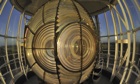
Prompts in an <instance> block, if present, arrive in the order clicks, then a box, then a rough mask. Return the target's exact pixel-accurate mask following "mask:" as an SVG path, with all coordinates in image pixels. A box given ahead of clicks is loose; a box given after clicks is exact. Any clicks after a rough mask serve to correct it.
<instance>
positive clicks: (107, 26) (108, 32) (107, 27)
mask: <svg viewBox="0 0 140 84" xmlns="http://www.w3.org/2000/svg"><path fill="white" fill-rule="evenodd" d="M104 17H105V21H106V29H107V35H108V36H107V37H108V55H107V65H106V68H108V66H109V58H110V30H109V25H108V19H107V16H106V13H104Z"/></svg>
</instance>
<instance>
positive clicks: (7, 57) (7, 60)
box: [5, 6, 14, 79]
mask: <svg viewBox="0 0 140 84" xmlns="http://www.w3.org/2000/svg"><path fill="white" fill-rule="evenodd" d="M13 10H14V6H12V8H11V11H10V14H9V17H8V22H7V24H6V31H5V36H7V35H8V30H9V24H10V19H11V16H12V13H13ZM7 39H8V38H5V54H6V62H7V65H8V69H9V72H10V75H11V77H12V79H14V75H13V73H12V70H11V66H10V63H9V55H8V46H7V45H8V42H7Z"/></svg>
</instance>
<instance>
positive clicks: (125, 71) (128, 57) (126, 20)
mask: <svg viewBox="0 0 140 84" xmlns="http://www.w3.org/2000/svg"><path fill="white" fill-rule="evenodd" d="M118 4H119V6H120V8H121V10H122V13H123V17H124V20H125V24H126V30H127V31H129V30H130V29H129V24H128V19H127V16H126V12H125V9H124V7H123V5H122V3H121V1H120V0H118ZM127 38H128V53H127V54H128V56H127V60H126V65H125V70H124V72H123V75H122V79H121V81H120V84H123V82H124V79H125V76H126V73H127V70H128V66H129V61H130V60H129V59H130V52H131V51H130V49H131V34H130V32H128V33H127Z"/></svg>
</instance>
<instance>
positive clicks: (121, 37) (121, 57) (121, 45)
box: [114, 6, 124, 65]
mask: <svg viewBox="0 0 140 84" xmlns="http://www.w3.org/2000/svg"><path fill="white" fill-rule="evenodd" d="M114 9H115V11H118V10H117V8H116V7H115V6H114ZM116 15H117V19H118V24H119V29H120V33H121V34H122V35H120V40H123V35H124V34H123V32H122V26H121V21H120V17H119V15H118V13H117V12H116ZM122 59H123V42H121V43H120V61H119V65H120V64H121V61H122Z"/></svg>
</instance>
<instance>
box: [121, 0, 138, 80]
mask: <svg viewBox="0 0 140 84" xmlns="http://www.w3.org/2000/svg"><path fill="white" fill-rule="evenodd" d="M123 3H124V6H125V8H126V10H127V13H128V17H129V19H130V24H131V27H132V29H133V30H134V23H133V20H132V16H131V13H130V10H129V8H128V6H127V4H126V1H125V0H123ZM135 54H136V32H133V54H132V60H131V63H132V64H131V67H130V69H129V72H128V75H127V78H126V80H125V83H127V82H128V80H129V79H130V76H131V73H132V68H133V64H134V61H135Z"/></svg>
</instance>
